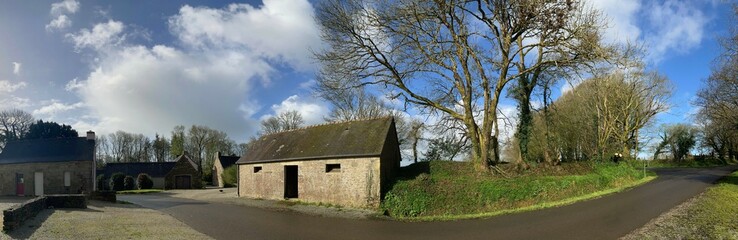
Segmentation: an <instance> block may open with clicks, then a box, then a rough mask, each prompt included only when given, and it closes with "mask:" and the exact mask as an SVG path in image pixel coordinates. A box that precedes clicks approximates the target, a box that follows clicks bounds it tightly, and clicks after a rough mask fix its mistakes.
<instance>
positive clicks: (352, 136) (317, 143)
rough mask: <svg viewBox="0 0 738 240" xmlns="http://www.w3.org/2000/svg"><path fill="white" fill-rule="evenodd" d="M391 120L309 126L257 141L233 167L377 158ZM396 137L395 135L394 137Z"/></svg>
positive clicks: (392, 122)
mask: <svg viewBox="0 0 738 240" xmlns="http://www.w3.org/2000/svg"><path fill="white" fill-rule="evenodd" d="M392 126H394V121H393V119H392V118H391V117H387V118H378V119H372V120H360V121H352V122H340V123H331V124H323V125H317V126H311V127H306V128H301V129H296V130H291V131H286V132H280V133H275V134H270V135H265V136H263V137H261V138H259V139H258V140H257V141H256V142H255V143H254V144H253V145H252V147H251V148H250V149H249V151H248V152H247V154H246V155H244V156H242V157H241V158H240V159H239V160H238V162H236V164H244V163H256V162H278V161H288V160H304V159H321V158H333V157H350V156H379V155H380V154H381V153H382V147H383V146H384V142H385V140H386V138H387V136H388V133H389V131H390V130H394V127H392ZM394 134H396V133H394Z"/></svg>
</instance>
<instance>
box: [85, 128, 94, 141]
mask: <svg viewBox="0 0 738 240" xmlns="http://www.w3.org/2000/svg"><path fill="white" fill-rule="evenodd" d="M87 140H88V141H94V140H95V132H93V131H92V130H90V131H87Z"/></svg>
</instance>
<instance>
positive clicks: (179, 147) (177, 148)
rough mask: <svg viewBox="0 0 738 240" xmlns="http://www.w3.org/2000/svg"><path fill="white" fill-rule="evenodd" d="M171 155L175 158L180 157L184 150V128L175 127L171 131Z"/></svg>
mask: <svg viewBox="0 0 738 240" xmlns="http://www.w3.org/2000/svg"><path fill="white" fill-rule="evenodd" d="M169 150H170V152H171V155H172V156H174V157H177V156H179V155H182V153H184V150H185V127H184V126H182V125H177V126H175V127H174V129H173V130H172V142H171V148H170V149H169Z"/></svg>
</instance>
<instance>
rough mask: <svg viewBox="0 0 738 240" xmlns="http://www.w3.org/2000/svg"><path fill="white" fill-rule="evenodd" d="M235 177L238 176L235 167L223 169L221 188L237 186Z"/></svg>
mask: <svg viewBox="0 0 738 240" xmlns="http://www.w3.org/2000/svg"><path fill="white" fill-rule="evenodd" d="M236 175H238V169H237V168H236V166H235V165H234V166H230V167H227V168H226V169H223V175H222V177H223V187H233V186H236V184H238V183H236V179H238V178H237V176H236Z"/></svg>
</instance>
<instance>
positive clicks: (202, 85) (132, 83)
mask: <svg viewBox="0 0 738 240" xmlns="http://www.w3.org/2000/svg"><path fill="white" fill-rule="evenodd" d="M312 13H313V10H312V7H311V6H310V4H309V3H308V2H307V1H292V0H279V1H277V0H266V1H265V2H264V5H263V6H260V7H258V8H257V7H253V6H251V5H247V4H232V5H230V6H228V7H227V8H224V9H212V8H204V7H197V8H193V7H189V6H184V7H182V8H181V9H180V12H179V14H177V15H175V16H172V17H170V18H169V21H168V23H169V27H170V32H171V33H172V34H173V35H174V37H175V39H179V40H180V41H181V43H182V44H181V45H179V46H167V45H155V46H153V47H148V46H141V45H136V44H132V43H130V42H128V40H127V39H128V38H127V36H132V34H133V33H131V31H135V30H136V29H135V28H133V27H128V26H127V25H125V24H124V23H121V22H117V21H114V20H110V21H108V22H105V23H100V24H97V25H95V26H94V27H93V28H92V29H91V30H90V29H83V30H81V31H79V32H77V33H74V34H68V35H67V38H68V39H70V40H71V41H72V42H73V43H74V45H75V48H77V50H80V49H82V48H86V49H90V50H92V52H93V53H95V56H94V58H95V61H94V62H92V63H91V66H90V68H91V69H93V70H92V71H91V72H90V73H89V75H88V76H87V77H86V79H82V78H81V79H74V80H71V81H69V82H68V83H67V84H66V86H65V89H67V90H68V91H73V92H75V93H77V94H78V95H79V96H80V98H81V99H82V103H83V104H84V107H85V108H86V109H88V110H89V118H86V119H81V120H79V121H78V122H77V123H74V124H73V126H75V127H79V128H81V129H94V130H95V131H99V132H114V131H116V130H124V131H130V132H140V133H143V134H146V135H153V134H154V133H160V134H161V133H164V134H166V133H168V132H169V131H171V129H172V127H174V126H175V125H185V126H188V125H191V124H199V125H206V126H209V127H212V128H216V129H219V130H222V131H225V132H227V133H228V134H229V135H231V136H232V137H234V138H235V139H236V140H246V139H247V138H248V136H250V135H252V134H254V133H256V131H257V130H258V119H255V116H254V114H256V112H258V111H259V109H260V106H259V104H257V101H256V100H255V99H254V97H253V93H252V91H253V88H254V87H255V86H256V85H257V84H260V83H261V84H262V85H266V84H268V83H269V82H270V81H271V80H270V77H271V75H272V74H274V72H275V67H273V65H275V64H278V65H279V67H280V68H293V69H298V70H305V69H310V68H311V67H306V66H307V65H310V63H309V62H308V59H310V57H311V53H310V51H309V49H310V48H311V47H313V46H314V45H315V42H319V38H318V37H317V36H318V30H317V29H318V28H317V26H315V23H314V20H313V18H312ZM296 39H300V41H295V40H296ZM312 39H314V40H312ZM287 103H291V102H289V101H287ZM295 104H302V103H295ZM301 106H303V107H305V108H306V109H310V108H311V106H312V105H310V104H307V105H301ZM312 112H313V111H304V113H306V114H305V116H306V120H308V121H310V122H314V121H315V120H314V119H313V118H311V117H310V116H308V114H307V113H312ZM321 117H322V116H321Z"/></svg>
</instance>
